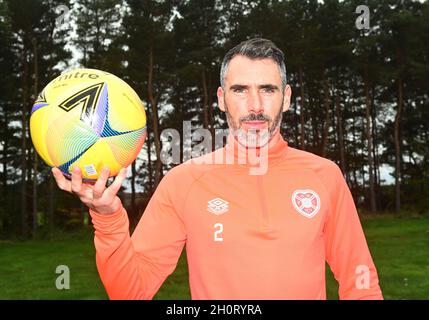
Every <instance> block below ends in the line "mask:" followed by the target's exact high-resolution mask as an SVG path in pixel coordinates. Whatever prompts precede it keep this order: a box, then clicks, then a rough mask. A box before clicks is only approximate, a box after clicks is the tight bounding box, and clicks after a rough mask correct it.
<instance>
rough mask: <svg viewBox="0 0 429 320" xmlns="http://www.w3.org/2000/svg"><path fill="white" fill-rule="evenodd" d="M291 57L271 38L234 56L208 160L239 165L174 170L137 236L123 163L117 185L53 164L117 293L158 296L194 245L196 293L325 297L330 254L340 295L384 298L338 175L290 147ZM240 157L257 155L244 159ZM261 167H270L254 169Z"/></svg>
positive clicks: (227, 66)
mask: <svg viewBox="0 0 429 320" xmlns="http://www.w3.org/2000/svg"><path fill="white" fill-rule="evenodd" d="M283 59H284V58H283V53H282V52H281V51H280V50H279V49H278V48H277V47H276V46H275V45H274V44H273V43H272V42H271V41H268V40H264V39H252V40H248V41H245V42H243V43H241V44H239V45H238V46H236V47H235V48H233V49H231V50H230V51H229V52H228V53H227V54H226V56H225V59H224V61H223V64H222V68H221V87H219V89H218V92H217V96H218V101H219V107H220V109H221V110H222V111H225V112H226V115H227V120H228V124H229V128H230V135H229V136H228V143H227V145H226V146H225V147H224V148H220V149H218V150H216V151H215V152H214V153H211V154H208V155H205V156H203V159H205V160H213V159H225V158H228V157H229V158H230V159H233V160H234V161H230V162H227V163H225V161H220V162H219V161H195V160H197V159H195V160H190V161H188V162H186V163H185V164H182V165H179V166H177V167H175V168H174V169H172V170H170V171H169V172H168V174H167V175H166V176H165V177H164V178H163V180H162V181H161V183H160V184H159V186H158V188H157V190H156V191H155V193H154V195H153V196H152V198H151V200H150V202H149V204H148V206H147V208H146V210H145V212H144V214H143V216H142V218H141V220H140V222H139V224H138V226H137V228H136V230H135V231H134V233H133V235H132V237H130V235H129V231H128V218H127V213H126V211H125V209H124V208H123V207H122V204H121V200H120V199H119V198H118V196H117V195H116V193H117V192H118V190H119V188H120V186H121V184H122V182H123V180H124V179H125V175H126V171H125V169H123V170H122V171H121V172H120V173H119V175H118V176H117V177H116V179H115V181H114V182H113V183H112V185H110V186H109V187H108V188H106V181H107V178H108V175H109V171H108V170H103V172H102V173H101V176H100V178H99V179H98V181H97V182H96V183H95V185H94V186H89V185H86V184H82V178H81V174H80V171H79V169H74V171H73V174H72V180H71V182H70V181H68V180H66V179H65V178H64V176H63V175H62V174H61V173H60V171H59V170H58V169H56V168H54V169H53V173H54V175H55V178H56V181H57V184H58V185H59V187H60V188H61V189H63V190H66V191H69V192H73V193H75V194H76V195H77V196H79V198H80V199H81V200H82V201H83V202H84V203H85V204H86V205H87V206H88V207H89V208H90V214H91V217H92V220H93V223H94V227H95V247H96V260H97V266H98V270H99V273H100V277H101V279H102V281H103V283H104V286H105V288H106V290H107V293H108V294H109V297H110V298H112V299H151V298H152V297H153V296H154V295H155V294H156V292H157V291H158V289H159V287H160V286H161V285H162V283H163V282H164V280H165V279H166V277H167V276H169V275H170V274H171V273H172V272H173V271H174V269H175V267H176V264H177V260H178V258H179V256H180V254H181V252H182V249H183V246H184V245H185V244H186V254H187V259H188V266H189V282H190V289H191V295H192V298H193V299H326V293H325V291H326V290H325V261H327V262H328V263H329V265H330V267H331V269H332V271H333V273H334V275H335V277H336V279H337V280H338V282H339V296H340V298H341V299H382V294H381V290H380V287H379V284H378V276H377V272H376V269H375V266H374V264H373V261H372V259H371V255H370V252H369V250H368V247H367V244H366V241H365V237H364V234H363V231H362V228H361V225H360V222H359V218H358V215H357V212H356V208H355V206H354V203H353V199H352V196H351V194H350V191H349V189H348V187H347V185H346V183H345V181H344V179H343V176H342V174H341V171H340V170H339V168H338V167H337V166H336V165H335V164H334V163H333V162H331V161H329V160H326V159H323V158H321V157H318V156H316V155H313V154H311V153H307V152H304V151H299V150H297V149H294V148H291V147H289V146H288V144H287V142H286V141H285V140H283V138H282V136H281V134H280V129H279V128H280V123H281V117H282V112H284V111H286V110H287V109H288V107H289V104H290V97H291V88H290V87H289V86H288V85H287V84H286V70H285V65H284V61H283ZM243 137H245V138H244V139H243ZM264 148H265V150H267V152H262V150H263V149H264ZM243 153H244V156H245V157H244V158H248V159H250V158H252V159H253V160H252V161H241V162H240V161H238V160H239V158H240V157H242V156H243ZM251 154H254V156H250V155H251ZM247 156H249V157H247ZM199 160H201V159H199ZM255 161H256V162H255ZM261 162H266V163H267V164H268V165H267V166H266V167H267V169H266V171H265V172H263V173H262V174H251V172H250V170H249V169H251V168H252V167H254V166H255V165H257V164H258V163H261Z"/></svg>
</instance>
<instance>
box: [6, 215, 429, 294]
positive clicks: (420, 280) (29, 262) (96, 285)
mask: <svg viewBox="0 0 429 320" xmlns="http://www.w3.org/2000/svg"><path fill="white" fill-rule="evenodd" d="M363 226H364V229H365V234H366V237H367V240H368V244H369V247H370V249H371V252H372V256H373V259H374V261H375V264H376V266H377V269H378V273H379V276H380V283H381V287H382V290H383V295H384V297H385V299H429V217H419V218H409V217H408V218H393V217H382V218H369V219H364V220H363ZM62 238H63V239H61V240H55V241H53V240H51V241H47V240H45V241H26V242H10V241H2V242H0V299H107V295H106V293H105V291H104V288H103V285H102V283H101V281H100V279H99V277H98V273H97V269H96V266H95V260H94V247H93V242H92V230H86V231H84V232H81V233H74V234H71V235H63V236H62ZM58 265H66V266H68V267H69V269H70V289H69V290H58V289H56V287H55V280H56V278H57V277H58V276H59V274H56V273H55V270H56V268H57V266H58ZM337 289H338V286H337V284H336V282H335V280H333V278H332V275H331V274H330V271H329V270H328V271H327V295H328V299H337V298H338V296H337V293H336V292H337ZM155 299H190V294H189V288H188V276H187V267H186V259H185V257H184V255H182V257H181V259H180V261H179V264H178V266H177V268H176V271H175V272H174V273H173V275H172V276H170V277H169V278H168V279H167V280H166V281H165V283H164V285H163V286H162V287H161V289H160V291H159V292H158V294H157V295H156V296H155Z"/></svg>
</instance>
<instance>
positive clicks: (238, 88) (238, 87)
mask: <svg viewBox="0 0 429 320" xmlns="http://www.w3.org/2000/svg"><path fill="white" fill-rule="evenodd" d="M247 88H249V86H248V85H246V84H233V85H232V86H230V87H229V90H242V89H247Z"/></svg>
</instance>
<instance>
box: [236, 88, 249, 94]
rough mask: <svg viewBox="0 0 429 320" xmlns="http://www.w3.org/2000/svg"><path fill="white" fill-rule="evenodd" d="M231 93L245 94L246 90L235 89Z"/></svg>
mask: <svg viewBox="0 0 429 320" xmlns="http://www.w3.org/2000/svg"><path fill="white" fill-rule="evenodd" d="M233 91H234V92H235V93H243V92H245V91H246V89H244V88H235V89H234V90H233Z"/></svg>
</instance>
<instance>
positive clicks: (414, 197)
mask: <svg viewBox="0 0 429 320" xmlns="http://www.w3.org/2000/svg"><path fill="white" fill-rule="evenodd" d="M361 4H362V3H361V1H355V0H345V1H341V2H340V1H338V0H325V1H323V3H321V2H318V1H317V0H308V1H302V0H283V1H281V0H229V1H221V0H204V1H201V0H185V1H178V0H164V1H154V0H94V1H90V0H73V1H69V0H0V70H1V77H0V121H1V123H2V125H1V127H0V128H1V129H0V130H1V132H0V139H1V144H0V162H1V166H0V176H1V178H0V188H1V193H0V234H1V235H2V236H3V237H6V236H10V235H20V236H22V237H29V236H36V235H37V234H41V233H46V234H49V232H50V231H52V230H53V228H54V227H55V226H60V227H65V228H67V227H68V226H74V225H80V224H82V223H84V221H86V220H85V219H87V216H86V217H85V214H82V212H85V208H83V207H82V206H80V205H79V203H78V202H77V201H76V199H74V198H73V197H71V196H68V195H66V194H64V193H62V192H60V191H59V190H57V188H56V186H55V182H54V181H53V178H52V175H51V173H50V168H48V167H47V166H46V165H45V164H44V163H43V162H42V161H41V160H40V159H39V157H38V155H37V153H36V152H35V150H34V148H33V146H32V143H31V139H30V138H29V137H30V136H29V126H28V121H29V116H30V111H31V106H32V103H33V102H34V100H35V99H36V96H37V95H38V93H39V91H40V90H41V89H42V88H43V87H44V86H45V85H46V84H47V83H48V82H49V81H50V80H52V79H53V78H54V77H56V76H57V75H59V74H60V73H61V71H64V70H66V69H69V68H71V67H74V66H76V65H79V66H81V67H87V68H96V69H101V70H105V71H108V72H111V73H113V74H115V75H117V76H119V77H121V78H122V79H124V80H125V81H126V82H127V83H129V84H130V85H131V86H132V87H133V89H134V90H136V92H137V93H138V94H139V96H140V97H141V99H142V100H143V101H144V103H145V106H146V113H147V116H148V139H147V141H146V143H145V145H144V147H143V149H142V151H141V153H140V155H139V158H138V159H137V161H135V162H134V163H133V164H132V168H131V177H129V182H130V186H131V187H130V188H129V190H125V191H126V193H125V192H123V196H124V199H125V202H126V206H127V209H128V212H129V215H130V218H131V221H132V224H135V223H136V222H137V221H138V219H139V217H140V216H141V214H142V212H143V209H144V207H145V205H146V203H147V201H148V199H149V198H150V196H151V195H152V193H153V192H154V190H155V188H156V186H157V185H158V183H159V181H160V180H161V179H162V177H163V175H164V174H165V173H166V172H167V171H168V170H169V169H170V167H171V166H169V165H164V164H163V163H162V162H161V160H160V154H161V151H162V145H163V143H162V139H161V132H162V130H163V129H166V128H174V129H176V130H178V131H179V132H182V125H183V121H189V120H191V121H192V126H193V128H197V127H203V128H206V129H208V130H210V132H211V133H212V134H214V131H215V130H216V129H217V128H225V127H226V121H225V116H224V114H222V113H221V112H220V111H219V110H218V108H217V102H216V90H217V87H218V86H219V69H220V63H221V60H222V58H223V55H224V54H225V53H226V52H227V50H228V49H229V48H231V47H232V46H234V45H236V44H238V43H239V42H241V41H243V40H245V39H248V38H251V37H264V38H268V39H271V40H273V41H274V42H275V43H276V44H277V45H278V46H279V47H280V48H281V49H282V50H283V51H284V52H285V57H286V68H287V77H288V83H289V84H290V85H291V87H292V91H293V96H292V101H291V108H290V110H289V111H288V112H287V113H285V115H284V120H283V123H282V130H283V134H284V137H285V138H286V139H287V140H288V142H289V144H290V145H291V146H293V147H296V148H299V149H302V150H306V151H310V152H313V153H315V154H318V155H321V156H323V157H327V158H329V159H332V160H334V161H335V162H337V163H338V165H339V166H340V168H341V170H342V172H343V174H344V176H345V178H346V180H347V182H348V184H349V186H350V188H351V190H352V193H353V196H354V198H355V201H356V203H357V205H358V207H359V208H360V209H361V210H362V211H368V212H373V213H375V212H385V211H394V212H397V213H399V212H401V211H413V212H419V213H423V212H425V211H428V209H427V207H428V205H429V201H428V200H427V199H428V197H429V185H428V177H429V161H428V156H429V127H428V125H427V119H429V108H428V107H429V105H428V99H429V97H428V90H427V88H428V87H429V63H428V53H429V5H428V3H427V2H426V1H425V2H422V1H411V0H404V1H394V0H381V1H374V0H368V1H366V2H365V5H366V6H367V7H368V8H369V17H368V22H369V28H363V29H362V28H358V27H357V25H356V19H359V13H356V7H358V6H359V5H361ZM59 6H62V7H64V6H65V7H67V8H69V9H70V10H69V12H68V13H67V15H65V16H64V20H65V21H64V23H62V24H61V23H58V19H59V15H60V12H58V8H59ZM213 140H214V139H213ZM181 143H183V142H181ZM181 147H183V146H181ZM181 150H183V149H182V148H181ZM386 177H391V179H387V181H386ZM389 181H391V183H388V182H389Z"/></svg>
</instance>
